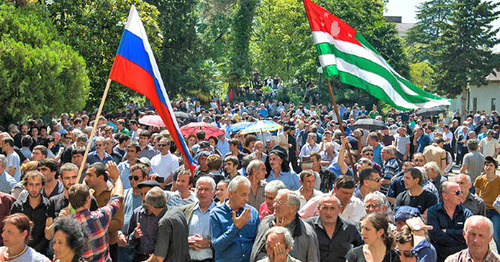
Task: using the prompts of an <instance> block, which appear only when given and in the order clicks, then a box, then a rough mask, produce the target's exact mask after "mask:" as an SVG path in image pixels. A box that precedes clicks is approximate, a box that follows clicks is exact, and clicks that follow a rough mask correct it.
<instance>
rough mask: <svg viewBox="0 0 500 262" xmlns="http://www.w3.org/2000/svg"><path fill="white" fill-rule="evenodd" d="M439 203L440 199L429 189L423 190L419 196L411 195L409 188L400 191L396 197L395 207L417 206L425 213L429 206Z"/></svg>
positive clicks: (421, 212)
mask: <svg viewBox="0 0 500 262" xmlns="http://www.w3.org/2000/svg"><path fill="white" fill-rule="evenodd" d="M437 203H438V200H437V198H436V196H435V195H434V194H432V193H431V192H429V191H427V190H423V191H422V193H421V194H420V195H418V196H411V195H410V192H409V191H408V190H406V191H404V192H403V193H400V194H399V195H398V196H397V197H396V203H395V205H394V206H395V209H397V208H398V207H400V206H411V207H416V208H418V210H419V211H420V214H423V213H424V212H425V211H426V210H427V209H428V208H429V207H431V206H433V205H435V204H437Z"/></svg>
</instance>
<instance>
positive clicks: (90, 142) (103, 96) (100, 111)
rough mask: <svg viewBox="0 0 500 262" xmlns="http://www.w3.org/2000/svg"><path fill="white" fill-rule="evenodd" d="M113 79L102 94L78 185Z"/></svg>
mask: <svg viewBox="0 0 500 262" xmlns="http://www.w3.org/2000/svg"><path fill="white" fill-rule="evenodd" d="M111 81H113V80H111V79H108V83H107V84H106V89H104V94H102V98H101V104H100V105H99V110H98V111H97V115H96V116H95V120H94V127H93V128H92V132H91V133H90V137H89V139H88V140H87V147H86V148H85V154H84V155H83V160H82V164H81V165H80V169H79V170H78V177H77V179H76V181H77V183H79V182H78V181H80V177H81V176H82V172H83V168H84V167H85V164H86V162H87V156H88V155H89V151H90V146H91V145H92V139H94V135H95V132H96V130H97V124H98V122H99V117H101V113H102V108H103V107H104V101H106V97H107V96H108V91H109V86H110V85H111Z"/></svg>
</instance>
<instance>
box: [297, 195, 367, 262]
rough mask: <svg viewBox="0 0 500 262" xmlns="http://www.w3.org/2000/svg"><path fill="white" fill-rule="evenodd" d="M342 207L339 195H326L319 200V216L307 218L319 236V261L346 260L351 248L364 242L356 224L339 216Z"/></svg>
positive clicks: (342, 261)
mask: <svg viewBox="0 0 500 262" xmlns="http://www.w3.org/2000/svg"><path fill="white" fill-rule="evenodd" d="M340 207H341V203H340V200H339V199H338V198H337V197H335V196H333V195H324V196H323V197H322V198H321V200H320V201H319V206H318V210H319V216H317V217H311V218H308V219H307V220H306V221H307V222H308V223H309V224H311V225H312V226H313V227H314V230H315V231H316V235H317V237H318V242H319V252H320V260H319V261H328V262H331V261H333V262H335V261H338V262H344V261H345V255H346V254H347V252H348V251H349V250H350V249H352V248H353V247H357V246H359V245H361V244H363V241H362V239H361V235H360V234H359V232H358V230H357V229H356V226H355V225H354V224H353V223H351V222H349V221H346V220H344V219H342V218H341V217H339V212H340Z"/></svg>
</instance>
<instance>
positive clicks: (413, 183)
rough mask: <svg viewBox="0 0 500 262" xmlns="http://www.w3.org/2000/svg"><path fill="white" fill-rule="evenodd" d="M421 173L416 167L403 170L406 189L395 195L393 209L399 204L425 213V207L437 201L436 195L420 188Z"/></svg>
mask: <svg viewBox="0 0 500 262" xmlns="http://www.w3.org/2000/svg"><path fill="white" fill-rule="evenodd" d="M422 181H423V175H422V172H420V170H419V169H417V168H410V169H407V170H406V171H405V172H404V177H403V182H404V184H405V188H406V191H404V192H402V193H400V194H399V195H398V196H397V197H396V203H395V209H396V210H397V209H398V208H399V207H400V206H411V207H415V208H418V210H419V211H420V214H424V216H425V215H426V212H427V209H428V208H429V207H431V206H433V205H435V204H437V203H438V199H437V197H436V196H435V195H434V194H432V193H431V192H429V191H427V190H424V189H423V188H422Z"/></svg>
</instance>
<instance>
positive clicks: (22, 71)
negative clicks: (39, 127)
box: [0, 3, 89, 124]
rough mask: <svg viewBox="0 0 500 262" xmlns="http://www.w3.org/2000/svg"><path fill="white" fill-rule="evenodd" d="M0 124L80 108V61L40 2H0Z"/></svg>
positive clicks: (83, 89)
mask: <svg viewBox="0 0 500 262" xmlns="http://www.w3.org/2000/svg"><path fill="white" fill-rule="evenodd" d="M0 86H1V87H2V88H0V103H1V104H2V111H1V112H0V123H3V124H8V123H13V122H17V121H22V120H25V119H26V118H28V117H40V116H43V115H45V114H49V115H55V114H60V113H62V112H72V111H76V110H81V109H82V108H83V106H84V103H85V98H86V96H87V93H88V88H89V79H88V77H87V71H86V68H85V61H84V60H83V58H82V57H80V56H79V55H78V52H76V51H74V50H73V49H72V48H71V47H70V46H68V45H65V44H64V43H62V42H61V39H60V37H59V36H58V34H57V30H56V29H55V27H54V26H53V25H52V22H51V20H50V18H49V17H48V13H47V12H46V10H44V8H43V7H42V6H38V5H27V6H26V7H19V8H14V5H13V4H11V3H3V4H0Z"/></svg>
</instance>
